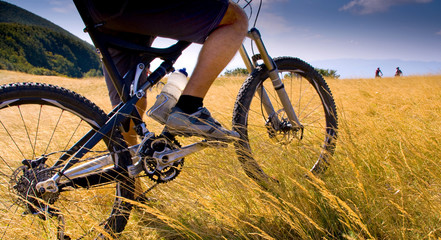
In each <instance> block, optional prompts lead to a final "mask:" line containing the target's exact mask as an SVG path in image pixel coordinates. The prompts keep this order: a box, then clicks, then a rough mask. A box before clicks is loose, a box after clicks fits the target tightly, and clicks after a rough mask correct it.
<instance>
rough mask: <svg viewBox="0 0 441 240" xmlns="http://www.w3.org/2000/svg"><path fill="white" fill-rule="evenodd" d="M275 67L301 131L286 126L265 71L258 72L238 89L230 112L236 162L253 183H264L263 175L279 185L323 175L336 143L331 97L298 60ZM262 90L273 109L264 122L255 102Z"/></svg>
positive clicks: (287, 59)
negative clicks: (295, 177)
mask: <svg viewBox="0 0 441 240" xmlns="http://www.w3.org/2000/svg"><path fill="white" fill-rule="evenodd" d="M274 61H275V64H276V65H277V67H278V70H279V77H280V79H281V80H282V82H283V84H284V87H285V90H286V92H287V94H288V96H289V98H290V101H291V104H292V106H293V108H294V111H295V113H296V115H297V117H298V119H299V122H300V123H301V125H302V126H303V128H300V127H298V126H296V124H292V123H291V122H290V121H289V119H288V118H287V115H286V112H285V110H284V108H283V106H282V105H281V101H280V99H279V97H278V95H277V94H276V91H275V90H274V87H273V85H272V82H271V79H269V77H268V70H267V69H266V67H265V66H264V65H262V66H258V67H257V68H256V70H255V71H253V73H252V74H251V76H250V77H249V78H248V79H247V80H246V81H245V83H244V84H243V85H242V87H241V89H240V91H239V95H238V97H237V99H236V104H235V108H234V114H233V127H234V129H235V131H237V132H239V133H240V136H241V139H240V141H238V142H237V143H236V151H237V153H238V156H239V160H240V162H241V163H242V166H243V168H244V170H245V172H246V173H247V175H248V176H250V177H251V178H254V179H257V180H265V179H268V175H267V174H266V173H268V174H269V175H271V176H274V177H276V178H277V179H283V178H284V177H289V176H290V175H292V174H296V172H295V171H296V169H302V168H303V169H304V168H307V169H310V170H311V171H312V172H314V173H318V172H322V171H324V170H325V169H326V167H327V165H328V162H329V157H330V156H331V155H332V154H333V152H334V148H335V139H336V137H337V112H336V108H335V103H334V99H333V97H332V94H331V91H330V89H329V87H328V85H327V83H326V82H325V81H324V79H323V78H322V76H321V75H320V74H318V73H317V71H316V70H315V69H314V68H312V67H311V66H310V65H309V64H307V63H305V62H303V61H302V60H300V59H297V58H290V57H283V58H277V59H274ZM261 86H263V87H264V89H265V91H266V93H267V95H268V97H269V99H270V100H271V103H272V105H273V107H274V110H275V114H273V116H268V114H267V112H266V111H265V106H264V105H263V102H262V99H261V97H259V91H262V88H260V87H261ZM261 93H262V92H261ZM276 119H278V120H276Z"/></svg>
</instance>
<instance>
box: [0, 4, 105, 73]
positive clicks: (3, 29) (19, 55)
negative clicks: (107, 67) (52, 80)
mask: <svg viewBox="0 0 441 240" xmlns="http://www.w3.org/2000/svg"><path fill="white" fill-rule="evenodd" d="M0 69H6V70H13V71H21V72H27V73H31V74H39V75H66V76H69V77H82V76H84V75H86V74H88V75H96V74H97V72H101V65H100V62H99V58H98V55H97V54H96V52H95V50H94V48H93V46H91V45H90V44H88V43H86V42H85V41H83V40H81V39H79V38H77V37H75V36H74V35H72V34H70V33H69V32H67V31H66V30H64V29H62V28H61V27H59V26H57V25H55V24H53V23H52V22H50V21H48V20H46V19H44V18H41V17H39V16H37V15H35V14H33V13H31V12H28V11H26V10H24V9H22V8H19V7H17V6H14V5H12V4H9V3H6V2H3V1H0Z"/></svg>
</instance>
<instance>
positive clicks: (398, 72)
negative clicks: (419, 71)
mask: <svg viewBox="0 0 441 240" xmlns="http://www.w3.org/2000/svg"><path fill="white" fill-rule="evenodd" d="M402 75H403V72H402V71H401V70H400V68H399V67H397V70H396V71H395V77H399V76H402Z"/></svg>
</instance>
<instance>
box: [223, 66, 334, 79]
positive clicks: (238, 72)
mask: <svg viewBox="0 0 441 240" xmlns="http://www.w3.org/2000/svg"><path fill="white" fill-rule="evenodd" d="M315 70H316V71H317V72H319V73H320V74H321V75H322V76H323V77H329V78H336V79H337V78H339V77H340V75H338V74H337V70H332V69H321V68H315ZM248 74H249V72H248V70H247V69H246V68H235V69H230V70H226V71H225V72H224V76H227V77H240V76H247V75H248Z"/></svg>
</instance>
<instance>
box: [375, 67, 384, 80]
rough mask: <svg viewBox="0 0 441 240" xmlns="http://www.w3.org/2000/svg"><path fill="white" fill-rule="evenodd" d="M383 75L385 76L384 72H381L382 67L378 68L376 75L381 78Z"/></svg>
mask: <svg viewBox="0 0 441 240" xmlns="http://www.w3.org/2000/svg"><path fill="white" fill-rule="evenodd" d="M382 76H383V73H382V72H381V70H380V68H377V70H375V77H376V78H381V77H382Z"/></svg>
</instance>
